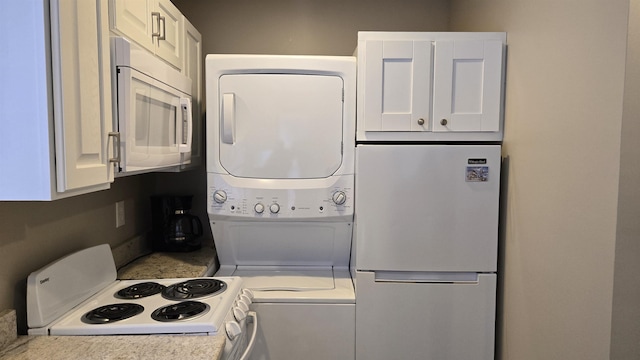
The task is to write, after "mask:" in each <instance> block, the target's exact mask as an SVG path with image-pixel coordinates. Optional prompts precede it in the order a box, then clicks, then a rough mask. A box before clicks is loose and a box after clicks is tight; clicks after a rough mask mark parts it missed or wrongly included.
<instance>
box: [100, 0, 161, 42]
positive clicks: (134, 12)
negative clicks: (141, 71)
mask: <svg viewBox="0 0 640 360" xmlns="http://www.w3.org/2000/svg"><path fill="white" fill-rule="evenodd" d="M151 6H152V2H151V1H149V0H136V1H131V0H112V1H111V8H110V9H109V10H110V11H111V14H112V15H111V28H113V29H117V30H118V31H120V32H122V33H123V34H127V36H128V37H129V38H130V39H131V40H133V41H135V42H137V43H138V44H140V45H142V46H144V47H145V48H147V49H148V50H151V51H153V49H154V48H155V43H154V38H153V37H152V36H151V34H152V33H153V32H157V31H158V29H157V22H156V21H151V19H150V16H151V12H152V11H153V10H152V9H151Z"/></svg>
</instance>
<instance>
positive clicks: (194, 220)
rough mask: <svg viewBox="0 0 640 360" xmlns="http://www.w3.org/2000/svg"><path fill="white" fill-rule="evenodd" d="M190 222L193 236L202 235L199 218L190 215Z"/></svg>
mask: <svg viewBox="0 0 640 360" xmlns="http://www.w3.org/2000/svg"><path fill="white" fill-rule="evenodd" d="M191 222H192V223H193V229H194V234H193V235H195V236H201V235H202V222H201V221H200V219H199V218H198V217H197V216H191Z"/></svg>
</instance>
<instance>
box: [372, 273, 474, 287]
mask: <svg viewBox="0 0 640 360" xmlns="http://www.w3.org/2000/svg"><path fill="white" fill-rule="evenodd" d="M375 281H376V282H407V283H445V284H446V283H450V284H451V283H456V284H463V283H465V284H476V283H478V273H475V272H422V271H376V272H375Z"/></svg>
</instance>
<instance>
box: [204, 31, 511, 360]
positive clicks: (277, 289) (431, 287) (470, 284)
mask: <svg viewBox="0 0 640 360" xmlns="http://www.w3.org/2000/svg"><path fill="white" fill-rule="evenodd" d="M358 38H359V41H358V49H357V56H358V58H357V70H356V58H355V57H327V56H274V55H208V56H207V58H206V86H207V112H208V116H207V185H208V190H207V196H208V199H207V206H208V213H209V220H210V224H211V228H212V231H213V236H214V241H215V245H216V249H217V252H218V258H219V261H220V269H219V270H218V271H217V272H216V273H215V276H241V277H242V278H243V282H244V284H245V286H246V287H247V288H250V289H252V290H253V292H254V294H255V299H254V303H253V304H252V309H253V310H255V311H256V312H257V314H258V316H259V317H260V322H259V328H258V337H257V342H256V344H255V348H254V351H253V353H252V356H251V359H252V360H294V359H295V360H298V359H306V360H326V359H339V360H352V359H358V360H378V359H380V360H382V359H394V358H404V359H473V360H478V359H480V360H490V359H493V358H494V339H495V311H496V284H497V280H496V278H497V275H496V271H497V231H498V199H499V188H500V165H501V159H500V152H501V146H500V143H501V141H502V134H503V126H502V124H503V119H502V107H503V103H502V99H503V94H502V91H503V81H504V66H503V65H504V48H505V43H506V35H505V34H504V33H405V32H397V33H389V32H360V33H359V35H358ZM356 73H357V75H356ZM356 76H357V82H358V92H357V97H356ZM356 99H357V101H356ZM356 102H357V115H356ZM356 116H357V130H356ZM356 293H357V300H356Z"/></svg>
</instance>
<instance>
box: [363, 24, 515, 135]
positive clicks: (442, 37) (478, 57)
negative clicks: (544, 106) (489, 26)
mask: <svg viewBox="0 0 640 360" xmlns="http://www.w3.org/2000/svg"><path fill="white" fill-rule="evenodd" d="M505 46H506V33H455V32H454V33H431V32H420V33H418V32H359V33H358V49H357V56H358V99H357V101H358V105H357V109H358V110H357V111H358V114H357V117H358V125H357V140H358V141H407V140H408V141H501V140H502V135H503V112H502V109H503V92H504V78H505V76H504V68H505V67H504V64H505Z"/></svg>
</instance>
